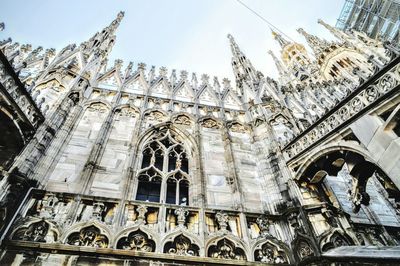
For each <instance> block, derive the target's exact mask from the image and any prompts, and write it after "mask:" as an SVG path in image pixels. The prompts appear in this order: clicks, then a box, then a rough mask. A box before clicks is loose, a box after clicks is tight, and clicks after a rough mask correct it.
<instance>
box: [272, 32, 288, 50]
mask: <svg viewBox="0 0 400 266" xmlns="http://www.w3.org/2000/svg"><path fill="white" fill-rule="evenodd" d="M271 32H272V37H274V39H275V40H276V41H277V42H278V43H279V45H280V46H281V48H283V47H285V46H286V45H288V44H289V42H288V41H287V40H286V39H285V38H283V37H282V35H280V34H279V33H277V32H276V31H274V30H273V29H271Z"/></svg>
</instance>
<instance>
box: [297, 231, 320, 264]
mask: <svg viewBox="0 0 400 266" xmlns="http://www.w3.org/2000/svg"><path fill="white" fill-rule="evenodd" d="M291 246H292V250H293V253H294V254H293V255H294V257H295V258H296V260H297V261H302V260H305V259H308V258H310V257H315V256H318V253H319V252H318V249H317V247H316V246H315V245H314V244H313V242H312V240H311V239H309V238H308V237H306V236H304V235H300V234H298V235H297V237H296V238H295V239H294V240H293V241H292V243H291Z"/></svg>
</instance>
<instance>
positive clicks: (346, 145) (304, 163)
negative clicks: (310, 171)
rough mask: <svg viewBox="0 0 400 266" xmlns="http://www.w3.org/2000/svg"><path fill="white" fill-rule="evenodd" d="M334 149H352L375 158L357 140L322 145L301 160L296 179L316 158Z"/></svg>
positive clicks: (368, 158) (366, 156) (368, 157)
mask: <svg viewBox="0 0 400 266" xmlns="http://www.w3.org/2000/svg"><path fill="white" fill-rule="evenodd" d="M333 151H351V152H354V153H359V154H361V155H362V156H364V157H365V158H367V160H369V161H371V162H374V160H373V159H372V155H371V154H370V153H369V152H368V150H366V149H365V148H363V147H361V146H360V144H358V143H357V142H355V141H340V142H339V143H329V144H326V145H324V146H322V147H320V148H319V149H314V150H312V151H311V152H310V153H309V155H308V156H307V157H306V158H304V159H302V160H301V166H300V167H299V168H298V169H297V171H296V175H295V179H297V180H298V179H299V178H300V177H301V176H302V175H303V174H304V172H305V170H306V169H307V168H308V167H309V166H310V165H311V164H312V163H313V162H314V161H315V160H317V159H318V158H320V157H322V156H323V155H325V154H327V153H329V152H333ZM374 163H376V162H374Z"/></svg>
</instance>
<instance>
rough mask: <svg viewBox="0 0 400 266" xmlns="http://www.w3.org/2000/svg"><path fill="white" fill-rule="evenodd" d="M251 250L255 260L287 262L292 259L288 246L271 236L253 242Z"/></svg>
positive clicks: (277, 262)
mask: <svg viewBox="0 0 400 266" xmlns="http://www.w3.org/2000/svg"><path fill="white" fill-rule="evenodd" d="M251 251H252V255H253V256H254V257H253V259H254V260H255V261H260V262H266V263H275V264H280V263H285V264H287V263H290V262H291V261H293V258H292V256H291V250H290V249H289V247H288V246H287V245H286V244H285V243H284V242H282V241H279V240H277V239H276V238H273V237H267V239H265V238H261V239H258V240H257V241H256V242H255V243H254V244H253V246H252V249H251Z"/></svg>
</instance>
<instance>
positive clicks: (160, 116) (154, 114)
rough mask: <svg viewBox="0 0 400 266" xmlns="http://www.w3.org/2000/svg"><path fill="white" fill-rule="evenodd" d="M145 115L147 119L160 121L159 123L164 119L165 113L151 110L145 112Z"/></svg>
mask: <svg viewBox="0 0 400 266" xmlns="http://www.w3.org/2000/svg"><path fill="white" fill-rule="evenodd" d="M146 116H147V118H148V119H149V120H151V121H156V122H160V123H161V122H163V121H165V120H166V117H165V115H164V114H163V113H161V112H159V111H153V112H151V113H149V114H147V115H146Z"/></svg>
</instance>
